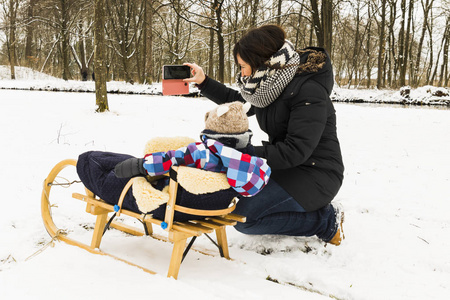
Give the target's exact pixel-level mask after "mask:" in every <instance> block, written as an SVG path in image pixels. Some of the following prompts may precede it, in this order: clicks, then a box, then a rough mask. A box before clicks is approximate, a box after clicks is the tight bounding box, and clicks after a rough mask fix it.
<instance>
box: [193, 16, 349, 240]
mask: <svg viewBox="0 0 450 300" xmlns="http://www.w3.org/2000/svg"><path fill="white" fill-rule="evenodd" d="M285 38H286V34H285V32H284V30H283V29H282V28H281V27H278V26H276V25H265V26H261V27H259V28H255V29H252V30H250V31H249V32H248V33H246V34H245V35H244V36H243V37H242V38H241V39H240V40H239V41H238V42H237V43H236V45H235V47H234V50H233V54H234V57H235V61H236V64H237V65H239V67H240V72H239V73H238V74H237V83H238V86H239V88H240V91H236V90H234V89H231V88H228V87H226V86H225V85H223V84H221V83H219V82H217V81H215V80H213V79H211V78H208V77H207V76H206V75H205V73H204V72H203V70H202V68H201V67H199V66H198V65H196V64H190V63H186V65H188V66H190V67H191V68H192V73H193V77H191V78H188V79H185V81H187V82H192V83H196V84H197V86H198V87H199V89H200V91H201V93H202V95H204V96H206V97H207V98H209V99H211V100H212V101H214V102H215V103H217V104H222V103H226V102H232V101H236V100H239V101H248V102H250V103H251V104H252V108H251V110H250V111H249V113H248V114H249V115H253V114H255V115H256V118H257V120H258V123H259V125H260V127H261V129H262V130H263V131H265V132H266V133H267V135H268V137H269V141H268V142H265V141H264V142H263V145H262V146H256V147H255V154H256V155H257V156H260V157H263V158H265V159H267V163H268V165H269V166H270V167H271V169H272V175H271V178H270V180H269V183H268V185H267V186H266V187H265V188H264V189H263V190H262V191H261V192H260V193H259V194H257V195H256V196H253V197H248V198H244V197H242V198H241V199H240V200H239V202H238V204H237V207H236V210H235V212H236V213H237V214H240V215H244V216H246V217H247V222H246V223H238V225H236V227H235V228H236V229H237V230H238V231H240V232H242V233H246V234H282V235H292V236H313V235H316V236H317V237H319V238H320V239H322V240H323V241H325V242H328V243H331V244H334V245H339V244H340V243H341V241H342V239H343V232H342V222H343V218H342V217H343V213H342V212H341V209H339V208H338V206H336V207H335V206H333V205H331V204H330V202H331V200H333V198H334V197H335V195H336V194H337V192H338V191H339V188H340V187H341V184H342V180H343V172H344V166H343V163H342V156H341V150H340V146H339V141H338V138H337V133H336V115H335V110H334V107H333V104H332V102H331V100H330V98H329V95H330V93H331V90H332V88H333V82H334V80H333V71H332V66H331V61H330V59H329V57H328V55H327V53H326V52H325V50H324V49H321V48H307V49H304V50H302V51H296V50H295V49H294V47H293V46H292V44H291V43H290V42H289V41H286V40H285Z"/></svg>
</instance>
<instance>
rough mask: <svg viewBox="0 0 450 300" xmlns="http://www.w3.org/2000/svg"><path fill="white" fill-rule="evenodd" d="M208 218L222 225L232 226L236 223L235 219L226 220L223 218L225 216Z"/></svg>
mask: <svg viewBox="0 0 450 300" xmlns="http://www.w3.org/2000/svg"><path fill="white" fill-rule="evenodd" d="M208 219H209V220H212V221H214V222H216V223H219V224H222V225H229V226H234V225H236V224H237V222H236V221H234V220H228V219H225V218H223V217H212V218H208Z"/></svg>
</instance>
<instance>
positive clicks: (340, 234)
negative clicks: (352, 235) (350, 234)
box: [328, 205, 345, 246]
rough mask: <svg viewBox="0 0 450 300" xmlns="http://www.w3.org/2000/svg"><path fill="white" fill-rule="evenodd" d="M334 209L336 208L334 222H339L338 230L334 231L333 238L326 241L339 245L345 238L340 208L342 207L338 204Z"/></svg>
mask: <svg viewBox="0 0 450 300" xmlns="http://www.w3.org/2000/svg"><path fill="white" fill-rule="evenodd" d="M334 209H335V210H336V223H337V224H339V225H338V226H339V227H338V230H337V231H336V234H335V235H334V236H333V238H332V239H331V240H330V241H329V242H328V243H329V244H332V245H335V246H339V245H340V244H341V242H342V240H343V239H345V235H344V227H343V224H344V211H343V210H342V207H341V206H340V205H337V206H334Z"/></svg>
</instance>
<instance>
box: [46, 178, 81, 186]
mask: <svg viewBox="0 0 450 300" xmlns="http://www.w3.org/2000/svg"><path fill="white" fill-rule="evenodd" d="M56 178H61V179H63V180H65V181H66V182H63V183H60V182H58V181H56ZM56 178H55V180H53V182H49V183H48V185H49V186H54V185H59V186H62V187H64V188H68V187H70V186H71V185H72V184H74V183H81V180H74V181H72V182H70V181H69V180H68V179H67V178H64V177H59V176H58V177H56Z"/></svg>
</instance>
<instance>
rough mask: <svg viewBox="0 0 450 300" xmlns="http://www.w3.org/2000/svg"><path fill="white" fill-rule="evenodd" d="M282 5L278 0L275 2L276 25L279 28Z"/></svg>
mask: <svg viewBox="0 0 450 300" xmlns="http://www.w3.org/2000/svg"><path fill="white" fill-rule="evenodd" d="M282 4H283V0H278V1H277V18H276V20H277V25H278V26H280V25H281V6H282Z"/></svg>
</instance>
